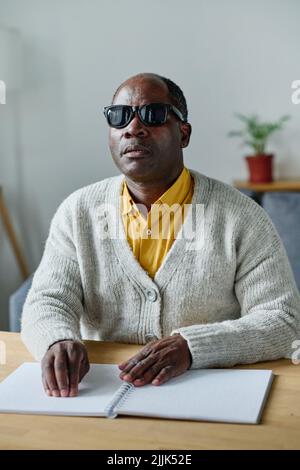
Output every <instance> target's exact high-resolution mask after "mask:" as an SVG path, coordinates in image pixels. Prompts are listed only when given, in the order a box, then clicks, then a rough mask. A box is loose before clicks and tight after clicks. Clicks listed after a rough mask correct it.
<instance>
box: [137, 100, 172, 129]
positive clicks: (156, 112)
mask: <svg viewBox="0 0 300 470" xmlns="http://www.w3.org/2000/svg"><path fill="white" fill-rule="evenodd" d="M140 116H141V119H142V121H143V122H144V123H145V124H147V125H148V126H159V125H161V124H163V123H164V122H165V121H166V117H167V107H166V106H165V105H164V104H160V103H154V104H147V105H145V106H142V107H141V109H140Z"/></svg>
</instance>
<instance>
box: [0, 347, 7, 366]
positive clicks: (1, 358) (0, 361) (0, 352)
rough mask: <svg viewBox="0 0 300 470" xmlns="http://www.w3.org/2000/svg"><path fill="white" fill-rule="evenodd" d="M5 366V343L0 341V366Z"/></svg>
mask: <svg viewBox="0 0 300 470" xmlns="http://www.w3.org/2000/svg"><path fill="white" fill-rule="evenodd" d="M4 364H6V343H5V341H0V365H2V366H3V365H4Z"/></svg>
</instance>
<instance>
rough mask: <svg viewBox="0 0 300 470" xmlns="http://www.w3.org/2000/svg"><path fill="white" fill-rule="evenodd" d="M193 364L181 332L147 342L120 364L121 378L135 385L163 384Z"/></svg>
mask: <svg viewBox="0 0 300 470" xmlns="http://www.w3.org/2000/svg"><path fill="white" fill-rule="evenodd" d="M190 366H191V354H190V351H189V348H188V344H187V341H186V340H185V339H184V338H183V337H182V336H181V335H180V334H179V333H176V334H174V335H173V336H168V337H166V338H162V339H160V340H157V341H153V342H151V343H149V344H147V345H146V346H145V347H144V348H143V349H141V350H140V351H139V352H138V353H137V354H135V355H134V356H133V357H131V358H130V359H128V360H127V361H124V362H122V363H121V364H119V369H121V370H122V372H121V374H120V378H121V379H123V380H125V381H126V382H132V383H133V385H135V386H142V385H146V384H149V383H152V384H153V385H161V384H163V383H165V382H167V381H168V380H170V379H171V378H172V377H176V376H177V375H181V374H183V373H184V372H185V371H186V370H187V369H189V367H190Z"/></svg>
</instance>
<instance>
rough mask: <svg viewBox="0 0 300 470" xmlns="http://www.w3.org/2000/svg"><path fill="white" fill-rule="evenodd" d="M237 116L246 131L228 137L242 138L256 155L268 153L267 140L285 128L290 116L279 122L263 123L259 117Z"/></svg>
mask: <svg viewBox="0 0 300 470" xmlns="http://www.w3.org/2000/svg"><path fill="white" fill-rule="evenodd" d="M235 116H236V117H237V118H238V119H239V120H240V121H242V122H243V123H244V124H245V127H244V129H241V130H236V131H230V132H228V134H227V135H228V137H241V138H242V139H243V144H244V145H248V146H249V147H252V148H253V149H254V151H255V153H256V154H262V153H265V151H266V145H267V140H268V138H269V137H270V135H271V134H272V133H273V132H275V131H279V130H281V129H282V128H283V125H284V123H285V122H286V121H287V120H289V119H290V116H288V115H285V116H282V117H281V118H280V119H279V120H278V121H277V122H261V121H260V120H259V117H258V115H256V114H253V115H251V116H245V115H244V114H240V113H235Z"/></svg>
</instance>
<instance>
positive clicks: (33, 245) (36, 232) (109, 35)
mask: <svg viewBox="0 0 300 470" xmlns="http://www.w3.org/2000/svg"><path fill="white" fill-rule="evenodd" d="M0 21H1V23H3V24H6V25H8V26H13V27H16V28H18V29H19V30H20V31H21V33H22V38H23V64H22V65H23V70H24V82H23V90H22V92H21V96H20V100H19V106H20V114H19V116H20V128H19V131H18V130H16V128H15V127H16V126H15V120H14V118H13V104H14V103H15V105H16V102H17V98H16V97H15V96H8V97H7V104H6V105H0V139H1V140H0V152H1V154H0V155H1V162H0V181H1V182H2V184H3V185H4V189H5V194H6V199H7V202H8V205H9V207H10V211H11V213H12V216H13V220H14V224H15V226H16V229H17V232H18V234H19V237H20V239H21V240H22V246H23V247H24V250H25V253H26V256H27V259H28V261H29V263H30V267H31V269H32V270H34V269H35V267H36V265H37V263H38V261H39V259H40V256H41V253H42V249H43V245H44V242H45V239H46V236H47V231H48V227H49V222H50V220H51V217H52V215H53V213H54V211H55V208H56V207H57V206H58V204H59V203H60V201H61V200H62V199H63V198H64V197H65V196H67V195H68V194H69V193H70V192H72V191H73V190H75V189H76V188H78V187H81V186H84V185H87V184H89V183H92V182H94V181H96V180H99V179H102V178H105V177H107V176H111V175H115V174H117V169H116V168H115V167H114V165H113V163H112V161H111V157H110V155H109V151H108V146H107V127H106V124H105V121H104V118H103V117H102V111H101V108H102V107H103V106H104V105H106V104H108V103H109V102H110V99H111V96H112V93H113V91H114V90H115V88H116V87H117V86H118V85H119V83H120V82H121V81H123V80H124V79H126V78H127V77H129V76H130V75H133V74H135V73H137V72H141V71H146V72H147V71H150V72H157V73H159V74H162V75H165V76H167V77H170V78H171V79H173V80H174V81H176V82H177V83H178V84H179V85H180V86H181V87H182V89H183V90H184V92H185V95H186V98H187V101H188V105H189V109H190V121H191V123H192V125H193V135H192V141H191V144H190V147H189V148H188V149H187V151H186V154H185V156H186V160H185V161H186V165H187V166H189V167H192V168H195V169H197V170H199V171H201V172H203V173H205V174H208V175H210V176H213V177H215V178H218V179H221V180H223V181H225V182H231V181H232V180H233V178H237V177H239V178H245V177H246V175H247V173H246V168H245V164H244V162H243V159H242V155H243V154H245V149H243V148H240V147H239V144H238V142H237V141H235V140H229V139H228V138H227V137H226V134H227V132H228V131H229V130H231V129H232V128H236V127H237V126H238V125H239V123H238V122H236V121H235V119H234V117H233V113H234V112H235V111H239V112H243V113H250V112H257V113H259V114H261V116H262V117H263V118H268V119H276V118H278V117H279V116H281V115H282V114H286V113H288V114H291V115H292V120H291V121H290V123H289V125H288V128H287V129H286V131H284V132H282V133H281V134H278V135H277V137H274V139H273V140H272V142H271V145H270V150H274V151H276V154H277V156H276V175H277V176H281V177H295V176H296V175H298V176H300V156H299V154H300V134H299V131H298V129H299V128H300V105H298V106H297V105H293V104H292V103H291V82H292V81H293V80H295V79H299V78H300V77H299V49H298V45H299V44H300V28H299V23H300V2H299V1H298V0H285V1H282V0H188V1H186V2H182V1H181V0H151V1H149V0H126V1H124V0H88V1H84V0H0ZM0 79H1V77H0ZM16 132H19V145H17V146H16V139H15V135H16V134H15V133H16ZM20 282H21V279H20V275H19V274H18V270H17V267H16V264H15V261H14V258H13V256H12V254H11V252H10V249H9V246H8V243H7V240H6V239H5V236H4V235H3V230H2V228H1V227H0V289H1V301H0V308H1V318H0V327H1V328H4V327H6V326H7V318H6V317H7V310H6V306H7V297H8V294H9V293H10V292H11V291H13V290H14V289H15V288H16V287H17V286H18V285H19V284H20Z"/></svg>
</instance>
